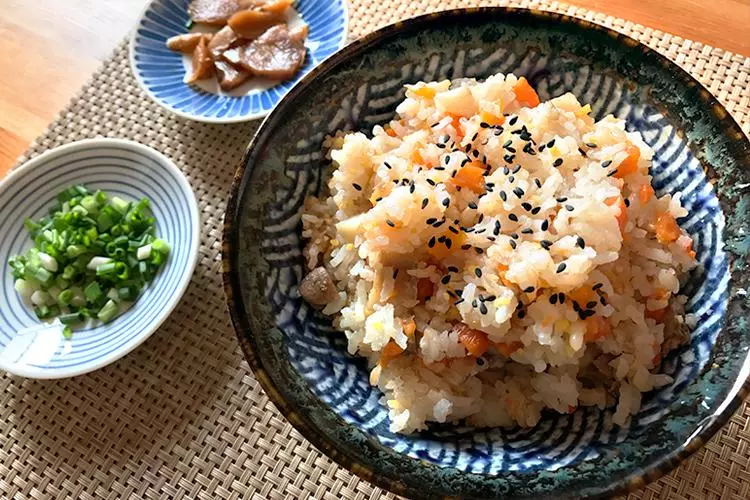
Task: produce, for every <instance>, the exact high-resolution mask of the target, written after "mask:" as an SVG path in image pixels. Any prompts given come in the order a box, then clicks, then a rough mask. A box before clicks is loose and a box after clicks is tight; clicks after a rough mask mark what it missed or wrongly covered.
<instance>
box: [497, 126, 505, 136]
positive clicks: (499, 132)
mask: <svg viewBox="0 0 750 500" xmlns="http://www.w3.org/2000/svg"><path fill="white" fill-rule="evenodd" d="M502 133H503V129H502V127H500V128H499V129H496V130H495V135H500V134H502Z"/></svg>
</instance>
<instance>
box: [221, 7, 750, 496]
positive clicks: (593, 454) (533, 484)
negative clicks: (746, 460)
mask: <svg viewBox="0 0 750 500" xmlns="http://www.w3.org/2000/svg"><path fill="white" fill-rule="evenodd" d="M510 71H512V72H515V73H516V74H519V75H521V74H523V75H526V76H527V77H528V78H529V80H530V81H531V82H532V83H533V84H534V85H535V86H536V87H537V89H538V91H539V93H540V96H541V97H542V98H543V99H548V98H550V97H554V96H556V95H560V94H561V93H563V92H565V91H568V90H569V91H572V92H573V93H575V94H576V95H577V96H578V97H579V99H581V100H582V101H584V102H590V103H591V104H592V107H593V108H594V114H595V115H596V116H597V118H601V117H602V116H604V115H605V114H608V113H613V114H615V115H617V116H621V117H624V118H626V120H627V121H628V126H629V127H630V128H631V129H636V130H639V131H640V132H641V133H642V134H643V136H644V138H645V140H646V141H647V142H648V143H649V144H650V145H651V146H652V147H654V149H655V150H656V152H657V157H656V160H655V163H654V169H653V171H652V174H653V175H654V184H655V187H656V188H657V190H658V191H661V192H674V191H677V190H679V191H681V192H683V193H684V194H685V198H684V200H683V203H684V204H685V206H686V208H687V209H688V211H689V212H690V215H688V216H687V217H686V218H684V219H683V220H681V221H680V224H681V225H682V227H684V228H685V229H686V230H687V231H688V232H689V233H690V234H691V235H692V236H693V237H694V238H695V242H696V249H697V251H698V259H699V261H700V263H701V266H700V268H699V269H698V271H696V272H695V273H693V274H692V275H691V277H690V280H689V282H688V283H687V284H686V285H685V287H684V289H683V292H684V293H686V294H687V295H688V296H689V297H690V302H689V303H688V309H689V310H691V311H692V312H694V313H696V314H697V315H698V316H699V317H700V322H699V325H698V327H697V328H696V330H695V331H694V332H693V336H692V339H691V344H690V345H688V346H685V347H684V348H682V349H681V350H679V351H678V352H676V353H674V354H672V355H670V356H669V357H667V358H666V359H665V360H664V362H663V363H662V367H661V371H662V372H664V373H669V374H671V375H673V376H674V377H675V379H676V380H675V383H674V384H672V385H670V386H668V387H666V388H663V389H662V390H659V391H658V392H655V393H654V394H651V395H650V396H649V397H647V398H646V399H645V400H644V406H643V409H642V410H641V412H640V413H639V414H638V415H637V416H636V417H635V418H633V421H632V422H631V424H630V425H628V426H627V427H625V428H620V427H617V426H614V425H613V424H612V422H611V411H599V410H596V409H591V408H588V409H582V410H579V411H576V412H575V413H574V414H573V415H569V416H558V415H548V416H545V417H544V418H543V419H542V421H541V422H540V423H539V424H538V425H537V427H536V428H534V429H531V430H520V429H510V430H499V429H496V430H472V429H468V428H460V427H459V428H454V427H448V428H446V427H441V428H432V429H430V431H428V432H424V433H420V434H418V435H415V436H398V435H394V434H392V433H390V432H388V429H387V421H385V417H384V414H385V412H384V411H383V410H382V408H380V407H379V406H378V405H377V399H378V397H379V393H378V392H377V390H376V389H372V388H370V387H369V385H368V384H367V371H366V367H365V366H364V364H363V363H362V361H361V360H357V359H355V358H352V357H349V356H348V355H346V349H345V341H344V340H343V335H342V334H340V333H338V332H335V331H333V329H332V328H331V326H330V321H328V320H327V319H326V318H323V317H322V316H320V315H319V314H316V313H315V312H314V311H312V310H311V309H310V308H309V307H308V306H307V305H306V304H305V303H304V301H302V300H301V299H300V298H299V296H298V295H297V293H296V284H297V282H298V280H299V279H300V278H301V276H302V272H303V265H302V257H301V253H300V249H301V245H302V244H303V242H301V240H300V236H299V232H300V223H299V214H300V210H301V202H302V200H303V199H304V197H305V196H306V195H307V194H312V193H317V192H319V190H320V189H321V185H322V184H323V183H324V182H325V181H326V180H327V177H326V173H327V170H326V165H327V164H326V161H325V159H324V157H323V156H322V153H321V149H322V147H321V143H322V139H323V137H324V135H325V134H327V133H330V132H332V131H334V130H337V129H346V130H360V131H368V130H370V129H371V128H372V126H373V125H374V124H376V123H381V122H383V121H385V120H387V119H389V118H390V117H391V116H392V115H393V111H394V108H395V105H396V104H397V103H398V101H399V100H400V99H402V98H403V93H402V91H401V90H400V87H401V85H402V84H403V83H413V82H415V81H419V80H422V79H429V80H433V79H441V78H455V77H462V76H468V77H480V78H481V77H485V76H487V75H489V74H492V73H495V72H510ZM709 182H710V184H709ZM711 184H712V185H713V188H711ZM749 189H750V144H748V141H747V138H746V137H745V136H744V135H743V133H742V132H741V130H740V128H739V127H738V126H737V124H736V123H735V122H734V121H733V120H732V118H731V117H730V116H729V115H728V113H727V112H726V110H725V109H724V108H723V107H722V106H721V105H720V104H719V103H718V102H717V101H716V99H715V98H714V97H713V96H711V95H710V94H709V93H708V92H707V91H706V90H705V89H704V88H703V87H702V86H700V84H699V83H698V82H696V81H695V80H694V79H692V78H691V77H690V76H689V75H688V74H687V73H685V72H684V71H682V70H681V69H679V68H678V67H677V66H675V65H674V64H673V63H671V62H669V61H668V60H667V59H665V58H663V57H662V56H660V55H658V54H657V53H655V52H653V51H651V50H650V49H648V48H646V47H645V46H643V45H641V44H639V43H638V42H636V41H635V40H632V39H630V38H628V37H626V36H623V35H620V34H617V33H615V32H613V31H611V30H608V29H606V28H602V27H600V26H597V25H593V24H591V23H588V22H586V21H582V20H578V19H574V18H570V17H566V16H562V15H559V14H552V13H543V12H536V11H528V10H522V9H506V8H486V9H473V10H461V11H449V12H443V13H438V14H432V15H427V16H423V17H419V18H415V19H412V20H409V21H405V22H403V23H398V24H396V25H393V26H389V27H386V28H383V29H381V30H379V31H377V32H375V33H373V34H371V35H369V36H367V37H365V38H363V39H361V40H359V41H357V42H355V43H353V44H351V45H349V46H348V47H346V48H345V49H343V50H342V51H341V52H339V53H337V54H336V55H335V56H333V57H332V58H331V59H329V60H328V61H326V62H325V63H323V64H322V65H321V66H319V67H317V68H315V69H314V70H313V71H312V72H311V73H310V74H309V75H308V76H306V77H305V78H304V79H303V80H302V81H301V82H300V84H299V85H297V86H296V87H295V88H293V89H292V90H291V91H290V92H289V94H288V95H287V97H285V98H284V99H283V100H282V101H281V103H280V104H279V105H278V107H277V108H276V109H275V111H274V112H272V113H271V114H270V115H269V116H268V118H267V119H266V121H265V122H264V123H263V125H262V126H261V128H260V129H259V131H258V134H257V135H256V137H255V138H254V139H253V141H252V143H251V144H250V146H249V148H248V151H247V153H246V155H245V157H244V159H243V161H242V164H241V165H240V167H239V169H238V170H237V173H236V175H235V179H234V184H233V187H232V192H231V196H230V199H229V203H228V206H227V215H226V219H225V230H224V241H223V244H224V248H223V266H224V269H223V270H224V288H225V291H226V295H227V302H228V305H229V310H230V313H231V316H232V321H233V323H234V326H235V328H236V330H237V335H238V339H239V341H240V344H241V345H242V349H243V351H244V352H245V355H246V357H247V359H248V362H249V364H250V366H251V368H252V369H253V371H254V372H255V374H256V377H257V378H258V380H259V381H260V383H261V384H262V386H263V388H264V389H265V390H266V392H267V393H268V395H269V397H270V398H271V400H272V401H273V402H274V403H275V404H276V406H277V407H278V408H279V409H280V411H281V412H282V413H283V414H284V415H285V416H286V417H287V418H288V419H289V421H290V422H291V423H292V424H293V425H294V426H295V427H296V428H297V429H298V430H299V431H300V432H301V433H302V434H303V435H304V436H305V437H306V438H307V439H309V440H310V441H311V442H312V443H313V444H314V445H315V446H316V447H318V448H319V449H320V450H322V451H323V452H324V453H326V454H327V455H328V456H330V457H331V458H332V459H334V460H336V461H337V462H339V463H340V464H341V465H343V466H345V467H347V468H348V469H350V470H352V471H353V472H355V473H356V474H358V475H360V476H361V477H363V478H364V479H367V480H368V481H371V482H373V483H375V484H377V485H379V486H383V487H385V488H388V489H390V490H391V491H394V492H396V493H399V494H402V495H406V496H409V497H414V498H438V497H481V498H498V497H504V498H568V497H597V496H605V495H610V494H613V493H619V492H624V491H626V490H632V489H636V488H638V487H640V486H641V485H643V484H644V483H646V482H649V481H651V480H653V479H655V478H656V477H658V476H660V475H662V474H664V473H665V472H667V471H669V470H671V469H672V468H673V467H674V466H675V465H676V464H677V463H679V462H680V461H681V460H683V459H684V458H685V457H686V456H688V455H690V454H691V453H693V452H694V451H695V450H696V449H698V448H699V447H700V446H701V445H702V444H703V443H704V442H705V441H706V440H707V439H708V438H710V436H711V435H713V434H714V433H715V432H716V431H717V430H718V429H719V427H720V426H721V425H722V424H723V423H724V422H725V421H726V420H727V418H729V416H730V415H731V414H732V412H733V411H734V410H735V409H736V408H737V406H738V405H739V403H740V402H741V401H742V399H743V398H744V397H745V395H746V393H747V391H748V388H749V386H748V383H747V379H748V375H750V361H749V360H748V347H749V346H750V339H749V338H748V323H747V313H748V303H747V300H746V294H745V290H746V289H747V287H748V281H749V280H750V274H748V273H747V269H746V266H747V253H748V250H750V235H747V234H746V232H745V228H746V227H748V223H750V221H749V220H748V218H750V195H749V194H748V193H750V190H749Z"/></svg>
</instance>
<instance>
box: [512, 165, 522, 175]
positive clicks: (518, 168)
mask: <svg viewBox="0 0 750 500" xmlns="http://www.w3.org/2000/svg"><path fill="white" fill-rule="evenodd" d="M519 170H521V165H516V166H515V167H514V168H513V170H512V173H514V174H517V173H518V171H519Z"/></svg>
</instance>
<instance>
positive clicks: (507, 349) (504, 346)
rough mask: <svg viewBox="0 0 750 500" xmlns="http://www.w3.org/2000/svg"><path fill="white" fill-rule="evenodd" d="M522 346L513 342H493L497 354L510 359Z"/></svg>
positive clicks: (517, 342)
mask: <svg viewBox="0 0 750 500" xmlns="http://www.w3.org/2000/svg"><path fill="white" fill-rule="evenodd" d="M521 346H523V343H521V342H519V341H517V340H515V341H513V342H495V349H497V352H499V353H500V354H502V355H503V356H505V357H506V358H508V357H510V355H511V354H513V353H514V352H516V351H517V350H519V349H520V348H521Z"/></svg>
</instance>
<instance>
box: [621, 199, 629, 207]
mask: <svg viewBox="0 0 750 500" xmlns="http://www.w3.org/2000/svg"><path fill="white" fill-rule="evenodd" d="M622 202H623V203H624V204H625V206H626V207H629V206H630V200H629V199H628V198H625V199H624V200H622Z"/></svg>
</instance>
